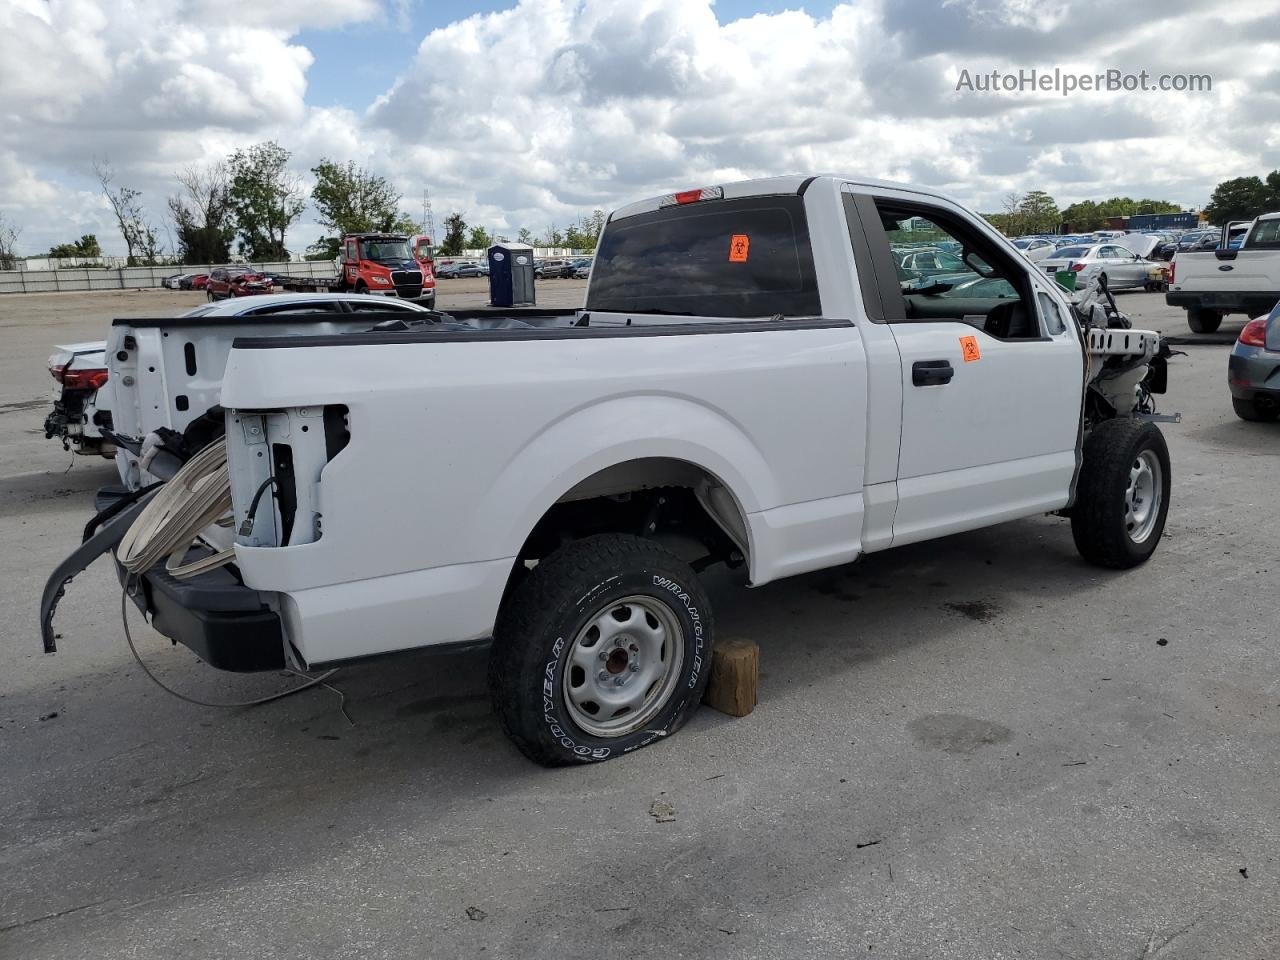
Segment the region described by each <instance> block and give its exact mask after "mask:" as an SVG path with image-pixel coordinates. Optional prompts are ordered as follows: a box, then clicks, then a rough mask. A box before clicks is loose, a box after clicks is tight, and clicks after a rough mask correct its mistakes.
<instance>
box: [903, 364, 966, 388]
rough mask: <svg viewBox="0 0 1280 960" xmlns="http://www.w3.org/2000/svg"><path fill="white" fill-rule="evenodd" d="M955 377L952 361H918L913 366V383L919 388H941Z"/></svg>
mask: <svg viewBox="0 0 1280 960" xmlns="http://www.w3.org/2000/svg"><path fill="white" fill-rule="evenodd" d="M955 375H956V372H955V370H954V369H952V367H951V361H950V360H917V361H916V362H915V363H913V364H912V365H911V382H912V383H914V384H915V385H916V386H917V387H935V386H941V385H942V384H944V383H950V382H951V378H952V377H954V376H955Z"/></svg>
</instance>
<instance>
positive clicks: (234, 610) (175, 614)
mask: <svg viewBox="0 0 1280 960" xmlns="http://www.w3.org/2000/svg"><path fill="white" fill-rule="evenodd" d="M208 553H209V551H208V550H206V549H204V548H199V549H193V550H192V551H191V552H190V553H188V554H187V559H188V560H196V559H199V557H200V556H202V555H207V554H208ZM116 573H117V575H118V576H119V578H120V581H121V583H123V582H124V580H125V576H126V572H125V569H124V567H123V566H121V565H120V564H119V563H118V562H117V563H116ZM132 596H133V602H134V603H135V604H137V607H138V609H139V610H141V611H143V612H144V613H147V614H149V615H150V617H151V626H152V628H153V629H155V630H156V631H157V632H159V633H161V634H163V635H164V636H166V637H168V638H169V639H170V640H173V641H174V642H176V643H181V644H182V645H183V646H186V647H189V648H190V649H191V650H192V651H193V652H194V653H195V654H196V656H198V657H199V658H200V659H201V660H203V661H204V662H205V663H207V664H209V665H210V666H212V667H217V668H218V669H219V670H232V671H235V672H236V673H252V672H255V671H260V670H279V669H282V668H283V667H284V666H285V659H284V631H283V629H282V628H281V625H280V617H279V615H278V614H277V613H276V612H275V611H274V610H272V609H271V608H270V607H269V606H267V603H266V600H265V598H264V597H263V595H262V594H261V593H259V592H258V591H257V590H254V589H252V588H250V587H246V586H245V585H244V584H243V583H241V582H240V578H239V576H238V575H237V574H236V572H235V570H234V568H232V567H219V568H218V569H217V570H210V571H209V572H208V573H202V574H200V575H199V576H195V577H191V578H190V579H187V580H176V579H174V578H173V577H172V576H170V575H169V574H168V573H167V572H166V571H165V568H164V564H158V565H156V566H154V567H152V568H151V569H150V570H148V571H147V572H146V573H144V574H143V575H142V577H141V578H140V579H139V581H138V583H137V585H136V587H135V589H134V590H133V594H132Z"/></svg>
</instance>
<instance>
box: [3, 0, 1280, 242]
mask: <svg viewBox="0 0 1280 960" xmlns="http://www.w3.org/2000/svg"><path fill="white" fill-rule="evenodd" d="M1032 68H1034V69H1036V70H1038V71H1040V72H1041V73H1042V74H1043V73H1044V72H1046V71H1048V72H1050V73H1051V72H1052V71H1053V70H1054V69H1055V68H1058V69H1060V70H1061V71H1064V72H1067V73H1073V74H1088V75H1093V74H1096V73H1103V72H1105V71H1107V70H1109V69H1114V70H1119V71H1123V72H1132V73H1134V74H1136V73H1138V72H1139V71H1141V70H1146V71H1148V72H1149V73H1150V75H1151V77H1152V80H1153V81H1154V79H1155V78H1157V77H1158V76H1159V75H1161V74H1164V73H1169V74H1174V73H1184V74H1185V73H1202V74H1208V75H1210V76H1211V77H1212V89H1211V90H1210V91H1195V92H1190V91H1188V92H1155V91H1150V92H1138V91H1132V92H1130V91H1123V90H1121V91H1114V92H1109V91H1090V92H1082V91H1075V92H1073V93H1071V94H1070V95H1068V96H1063V95H1062V93H1061V92H1055V91H1052V90H1049V91H1043V90H1041V91H1035V90H1018V91H1008V92H1003V91H1002V92H989V91H985V92H984V91H982V90H977V89H960V90H958V89H957V85H958V83H959V81H960V80H961V78H962V77H963V76H965V75H967V76H969V77H970V78H973V77H976V76H979V75H982V74H989V73H990V72H991V71H992V70H998V71H1001V72H1006V73H1008V72H1013V73H1016V72H1017V71H1018V70H1019V69H1022V70H1029V69H1032ZM0 93H2V94H3V96H0V114H2V115H3V123H0V213H3V214H4V216H5V217H6V219H7V220H9V221H11V222H13V223H15V224H17V225H18V226H19V227H20V228H21V231H22V232H21V235H20V237H19V240H18V250H19V252H20V253H22V254H28V255H35V254H41V253H44V252H45V251H47V249H48V248H49V246H51V245H52V244H55V243H60V242H65V241H69V240H72V239H75V238H76V237H79V236H80V235H81V234H84V233H95V234H97V236H98V237H99V239H100V241H101V242H102V244H103V246H104V248H105V249H106V251H107V252H108V253H121V252H123V241H122V240H121V238H120V237H119V234H118V232H117V230H116V229H115V226H114V223H113V221H112V218H111V214H110V210H109V209H108V207H107V205H106V202H105V200H104V198H103V197H102V196H101V195H100V192H99V191H98V189H97V185H96V182H95V181H94V179H93V176H92V167H93V162H94V160H95V159H98V160H106V161H108V162H109V163H110V164H111V166H112V167H113V168H114V170H115V171H116V175H117V180H118V182H120V183H123V184H127V185H129V186H131V187H133V188H135V189H138V190H140V191H141V192H142V194H143V200H144V202H145V204H146V206H147V209H148V211H149V213H150V215H151V217H152V220H153V221H154V222H155V223H156V224H157V225H158V226H160V227H161V228H162V229H161V233H162V235H165V231H164V229H163V224H164V219H165V209H166V207H165V198H166V197H167V196H168V195H169V194H170V193H172V192H174V190H175V183H174V180H173V176H174V173H175V172H177V171H179V170H182V169H183V168H185V167H188V166H190V165H193V164H197V165H198V164H203V163H208V162H212V161H215V160H217V159H220V158H222V157H225V156H226V155H227V154H228V153H229V152H231V151H232V150H234V149H236V148H237V147H242V146H247V145H250V144H253V143H257V142H261V141H263V140H268V139H274V140H276V141H278V142H279V143H281V144H282V145H283V146H285V147H286V148H287V149H289V150H290V151H291V152H292V154H293V160H292V166H293V167H294V169H295V170H296V171H297V172H298V173H299V174H300V175H301V176H303V177H304V178H307V179H310V172H309V171H310V169H311V167H313V166H315V165H316V163H318V162H319V161H320V160H321V159H322V158H331V159H334V160H338V161H346V160H355V161H356V162H357V163H359V164H361V165H363V166H365V167H367V168H369V169H370V170H372V171H374V172H376V173H380V174H383V175H385V176H387V177H388V178H390V179H391V180H392V182H393V183H394V184H395V185H396V187H397V188H398V189H399V190H400V191H401V193H402V194H403V197H404V201H403V208H404V211H405V212H406V213H408V214H410V215H411V216H413V217H415V218H417V217H419V216H420V214H421V210H422V194H423V191H424V190H428V191H430V195H431V200H432V207H433V210H434V212H435V218H436V223H437V225H439V224H440V223H441V222H442V221H443V219H444V217H445V216H446V215H447V214H448V213H451V212H454V211H459V212H462V213H463V214H464V216H465V217H466V219H467V221H468V222H469V223H473V224H480V225H483V226H485V227H487V228H489V229H490V230H497V231H499V232H502V233H506V234H508V235H511V236H514V235H515V233H516V231H517V230H518V229H519V228H521V227H527V228H528V229H530V230H532V231H533V232H534V234H535V235H537V234H541V233H543V232H544V231H545V230H546V228H547V227H548V226H550V225H557V226H561V227H563V226H564V225H565V224H566V223H568V222H571V221H573V220H575V219H577V218H579V217H581V216H584V215H586V214H589V213H590V212H591V210H592V209H594V208H597V207H599V208H603V209H606V210H607V209H610V208H612V207H615V206H618V205H621V204H622V203H626V202H628V201H630V200H635V199H639V198H641V197H645V196H649V195H653V194H658V193H666V192H669V191H671V190H674V189H684V188H688V187H691V186H702V185H710V184H715V183H724V182H728V181H732V180H739V179H745V178H748V177H756V176H766V175H773V174H782V173H816V172H839V173H846V174H853V175H860V176H868V177H876V178H880V179H889V180H899V181H905V182H909V183H917V184H925V185H928V186H932V187H936V188H940V189H942V190H944V191H946V192H947V193H949V194H951V195H952V196H954V197H956V198H957V199H959V200H961V201H962V202H964V203H967V204H969V205H970V206H973V207H976V208H978V209H981V210H987V211H993V210H999V209H1000V207H1001V203H1002V201H1003V199H1004V198H1005V197H1007V196H1008V195H1009V194H1011V193H1021V192H1026V191H1028V190H1033V189H1042V190H1046V191H1048V192H1049V193H1050V194H1051V195H1052V196H1053V197H1054V198H1055V199H1056V200H1057V201H1058V203H1059V205H1061V206H1066V205H1067V204H1068V203H1071V202H1074V201H1077V200H1086V199H1097V200H1100V199H1105V198H1107V197H1111V196H1125V195H1128V196H1134V197H1151V198H1155V199H1164V200H1171V201H1173V202H1176V203H1179V204H1181V205H1183V206H1184V207H1188V208H1191V207H1200V206H1203V205H1204V204H1205V203H1206V202H1207V200H1208V198H1209V195H1210V193H1211V192H1212V190H1213V187H1214V185H1215V184H1217V183H1218V182H1219V181H1221V180H1224V179H1228V178H1230V177H1236V176H1247V175H1255V174H1256V175H1263V174H1265V173H1267V172H1268V171H1270V170H1273V169H1276V168H1280V0H1225V2H1209V0H1161V2H1158V3H1149V2H1134V3H1117V2H1116V0H1052V2H1050V0H928V2H926V0H849V2H816V3H810V2H806V0H793V2H789V3H788V2H784V0H759V2H752V0H718V2H714V3H712V2H710V0H626V2H614V0H507V2H484V3H478V4H468V3H463V2H455V3H448V4H445V3H439V2H434V0H268V2H264V0H149V2H139V0H112V2H111V3H109V4H108V3H107V2H106V0H98V2H90V0H0ZM315 218H316V213H315V211H314V210H313V209H311V208H308V210H307V211H306V213H305V214H304V215H303V217H302V219H301V220H300V221H299V222H298V223H297V224H296V225H295V226H294V227H293V228H292V229H291V231H290V233H289V236H288V238H287V240H288V245H289V247H290V249H291V250H293V251H294V253H295V254H301V253H302V252H303V251H304V250H305V248H306V246H307V245H308V244H309V243H311V242H313V241H314V240H315V239H316V238H318V237H319V236H321V234H322V233H324V232H325V231H324V230H323V229H322V228H321V227H320V226H319V225H318V224H317V223H316V222H315ZM438 229H439V228H438V226H437V232H438ZM166 239H167V237H166Z"/></svg>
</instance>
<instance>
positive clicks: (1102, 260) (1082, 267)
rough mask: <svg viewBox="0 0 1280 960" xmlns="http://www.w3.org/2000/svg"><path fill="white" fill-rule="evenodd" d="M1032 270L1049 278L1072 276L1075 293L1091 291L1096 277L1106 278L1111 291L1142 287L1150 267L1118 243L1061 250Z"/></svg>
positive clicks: (1148, 263) (1144, 260)
mask: <svg viewBox="0 0 1280 960" xmlns="http://www.w3.org/2000/svg"><path fill="white" fill-rule="evenodd" d="M1036 266H1037V267H1038V268H1040V269H1041V270H1043V271H1044V272H1045V273H1047V274H1048V275H1049V276H1051V277H1052V276H1053V275H1054V274H1056V273H1057V272H1058V271H1059V270H1070V271H1072V272H1074V273H1075V274H1076V289H1077V290H1082V289H1087V288H1089V287H1092V285H1093V282H1094V281H1095V280H1097V279H1098V278H1099V277H1106V280H1107V286H1108V287H1109V288H1111V289H1112V290H1123V289H1125V288H1126V287H1145V286H1146V285H1147V283H1148V281H1149V280H1150V279H1151V268H1152V267H1153V266H1154V264H1152V263H1151V261H1150V260H1146V259H1144V258H1142V257H1140V256H1138V255H1137V254H1136V253H1134V252H1133V251H1132V250H1129V249H1126V248H1125V247H1122V246H1121V245H1120V244H1118V243H1094V244H1088V245H1081V246H1078V247H1063V248H1062V249H1061V250H1058V251H1056V252H1055V253H1054V254H1053V256H1051V257H1045V258H1044V259H1043V260H1041V261H1040V262H1039V263H1037V264H1036Z"/></svg>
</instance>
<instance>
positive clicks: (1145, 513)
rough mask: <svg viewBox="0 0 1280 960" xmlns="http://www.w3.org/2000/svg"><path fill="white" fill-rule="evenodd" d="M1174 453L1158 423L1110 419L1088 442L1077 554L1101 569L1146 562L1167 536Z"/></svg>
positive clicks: (1076, 519)
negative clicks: (1078, 552) (1164, 536)
mask: <svg viewBox="0 0 1280 960" xmlns="http://www.w3.org/2000/svg"><path fill="white" fill-rule="evenodd" d="M1169 489H1170V468H1169V448H1168V446H1167V445H1166V444H1165V441H1164V435H1163V434H1162V433H1161V432H1160V430H1159V428H1157V427H1156V425H1155V424H1153V423H1147V422H1145V421H1142V420H1128V419H1116V420H1105V421H1103V422H1102V423H1100V424H1098V425H1097V426H1096V427H1094V428H1093V432H1092V433H1090V434H1089V437H1088V439H1087V440H1085V442H1084V462H1083V464H1082V465H1081V468H1080V481H1079V483H1078V484H1077V485H1076V502H1075V506H1074V507H1073V508H1072V511H1071V534H1072V537H1073V538H1074V540H1075V543H1076V549H1077V550H1079V551H1080V555H1081V556H1082V557H1084V558H1085V559H1086V560H1087V561H1089V562H1090V563H1092V564H1095V565H1097V566H1100V567H1110V568H1112V569H1114V570H1124V569H1128V568H1129V567H1136V566H1137V565H1138V564H1140V563H1143V562H1145V561H1146V560H1147V558H1148V557H1150V556H1151V554H1153V553H1154V552H1155V549H1156V546H1157V545H1158V544H1159V543H1160V538H1161V536H1163V535H1164V524H1165V519H1166V518H1167V516H1168V513H1169Z"/></svg>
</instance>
